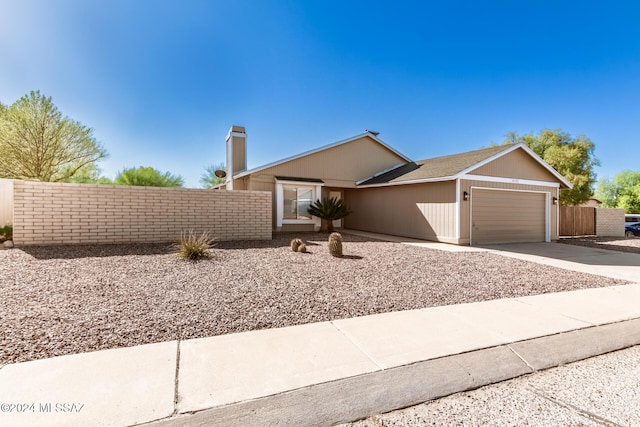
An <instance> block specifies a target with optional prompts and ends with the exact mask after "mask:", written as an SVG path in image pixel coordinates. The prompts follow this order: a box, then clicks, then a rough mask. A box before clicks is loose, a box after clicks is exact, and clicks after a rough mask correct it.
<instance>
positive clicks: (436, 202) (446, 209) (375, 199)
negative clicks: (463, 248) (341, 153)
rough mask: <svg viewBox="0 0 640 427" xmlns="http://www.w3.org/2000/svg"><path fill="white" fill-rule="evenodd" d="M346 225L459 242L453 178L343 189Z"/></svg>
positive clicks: (397, 234) (357, 228) (387, 232)
mask: <svg viewBox="0 0 640 427" xmlns="http://www.w3.org/2000/svg"><path fill="white" fill-rule="evenodd" d="M344 193H345V195H344V198H345V202H346V203H347V206H349V208H350V209H351V210H352V211H353V213H352V214H351V215H349V216H348V217H346V218H345V228H350V229H354V230H362V231H372V232H376V233H385V234H392V235H396V236H404V237H413V238H418V239H427V240H436V241H442V242H447V243H458V241H457V239H456V184H455V181H444V182H434V183H425V184H411V185H395V186H389V187H375V188H359V189H355V190H354V189H346V190H345V191H344Z"/></svg>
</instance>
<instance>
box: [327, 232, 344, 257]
mask: <svg viewBox="0 0 640 427" xmlns="http://www.w3.org/2000/svg"><path fill="white" fill-rule="evenodd" d="M329 253H330V254H331V255H333V256H335V257H338V258H340V257H341V256H342V235H341V234H340V233H331V234H330V235H329Z"/></svg>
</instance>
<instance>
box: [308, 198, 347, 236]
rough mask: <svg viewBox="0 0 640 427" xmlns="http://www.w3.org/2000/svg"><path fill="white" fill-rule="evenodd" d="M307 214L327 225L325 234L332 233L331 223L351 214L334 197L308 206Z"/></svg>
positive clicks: (341, 202) (345, 206)
mask: <svg viewBox="0 0 640 427" xmlns="http://www.w3.org/2000/svg"><path fill="white" fill-rule="evenodd" d="M307 212H308V213H309V214H310V215H313V216H317V217H318V218H320V219H322V220H323V221H324V222H325V223H326V224H327V232H329V233H332V232H333V221H335V220H336V219H342V218H344V217H345V216H347V215H349V214H350V213H351V211H350V210H349V208H348V207H347V205H345V203H344V201H343V200H342V199H338V198H336V197H325V198H323V199H322V200H316V201H315V202H313V203H312V204H311V206H309V208H308V209H307Z"/></svg>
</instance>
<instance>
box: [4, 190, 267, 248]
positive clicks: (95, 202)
mask: <svg viewBox="0 0 640 427" xmlns="http://www.w3.org/2000/svg"><path fill="white" fill-rule="evenodd" d="M270 205H271V196H270V194H268V193H265V192H257V191H251V192H247V191H235V190H234V191H216V190H198V189H184V188H159V187H127V186H111V185H90V184H60V183H43V182H29V181H15V183H14V224H13V225H14V231H13V235H14V242H15V244H16V245H42V244H79V243H136V242H168V241H177V240H178V239H179V237H180V235H181V233H182V232H183V231H188V230H193V231H195V232H197V233H200V232H202V231H208V232H209V233H210V234H211V236H212V237H213V238H216V239H218V240H244V239H252V240H253V239H255V240H269V239H271V206H270Z"/></svg>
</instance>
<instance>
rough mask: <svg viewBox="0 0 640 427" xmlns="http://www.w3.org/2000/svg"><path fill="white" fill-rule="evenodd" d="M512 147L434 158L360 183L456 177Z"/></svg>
mask: <svg viewBox="0 0 640 427" xmlns="http://www.w3.org/2000/svg"><path fill="white" fill-rule="evenodd" d="M511 147H512V145H500V146H496V147H489V148H483V149H481V150H475V151H467V152H466V153H460V154H452V155H449V156H442V157H434V158H433V159H426V160H419V161H417V162H413V163H407V164H405V165H403V166H400V167H398V168H396V169H393V170H390V171H388V172H385V173H383V174H380V175H378V176H374V177H372V178H369V179H367V180H366V181H363V182H360V183H359V186H362V185H373V184H386V183H394V182H404V181H413V180H422V179H435V178H445V177H450V176H454V175H456V174H458V173H460V172H462V171H463V170H465V169H468V168H470V167H471V166H473V165H475V164H478V163H480V162H482V161H483V160H487V159H489V158H490V157H493V156H495V155H496V154H498V153H500V152H502V151H504V150H507V149H509V148H511Z"/></svg>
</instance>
